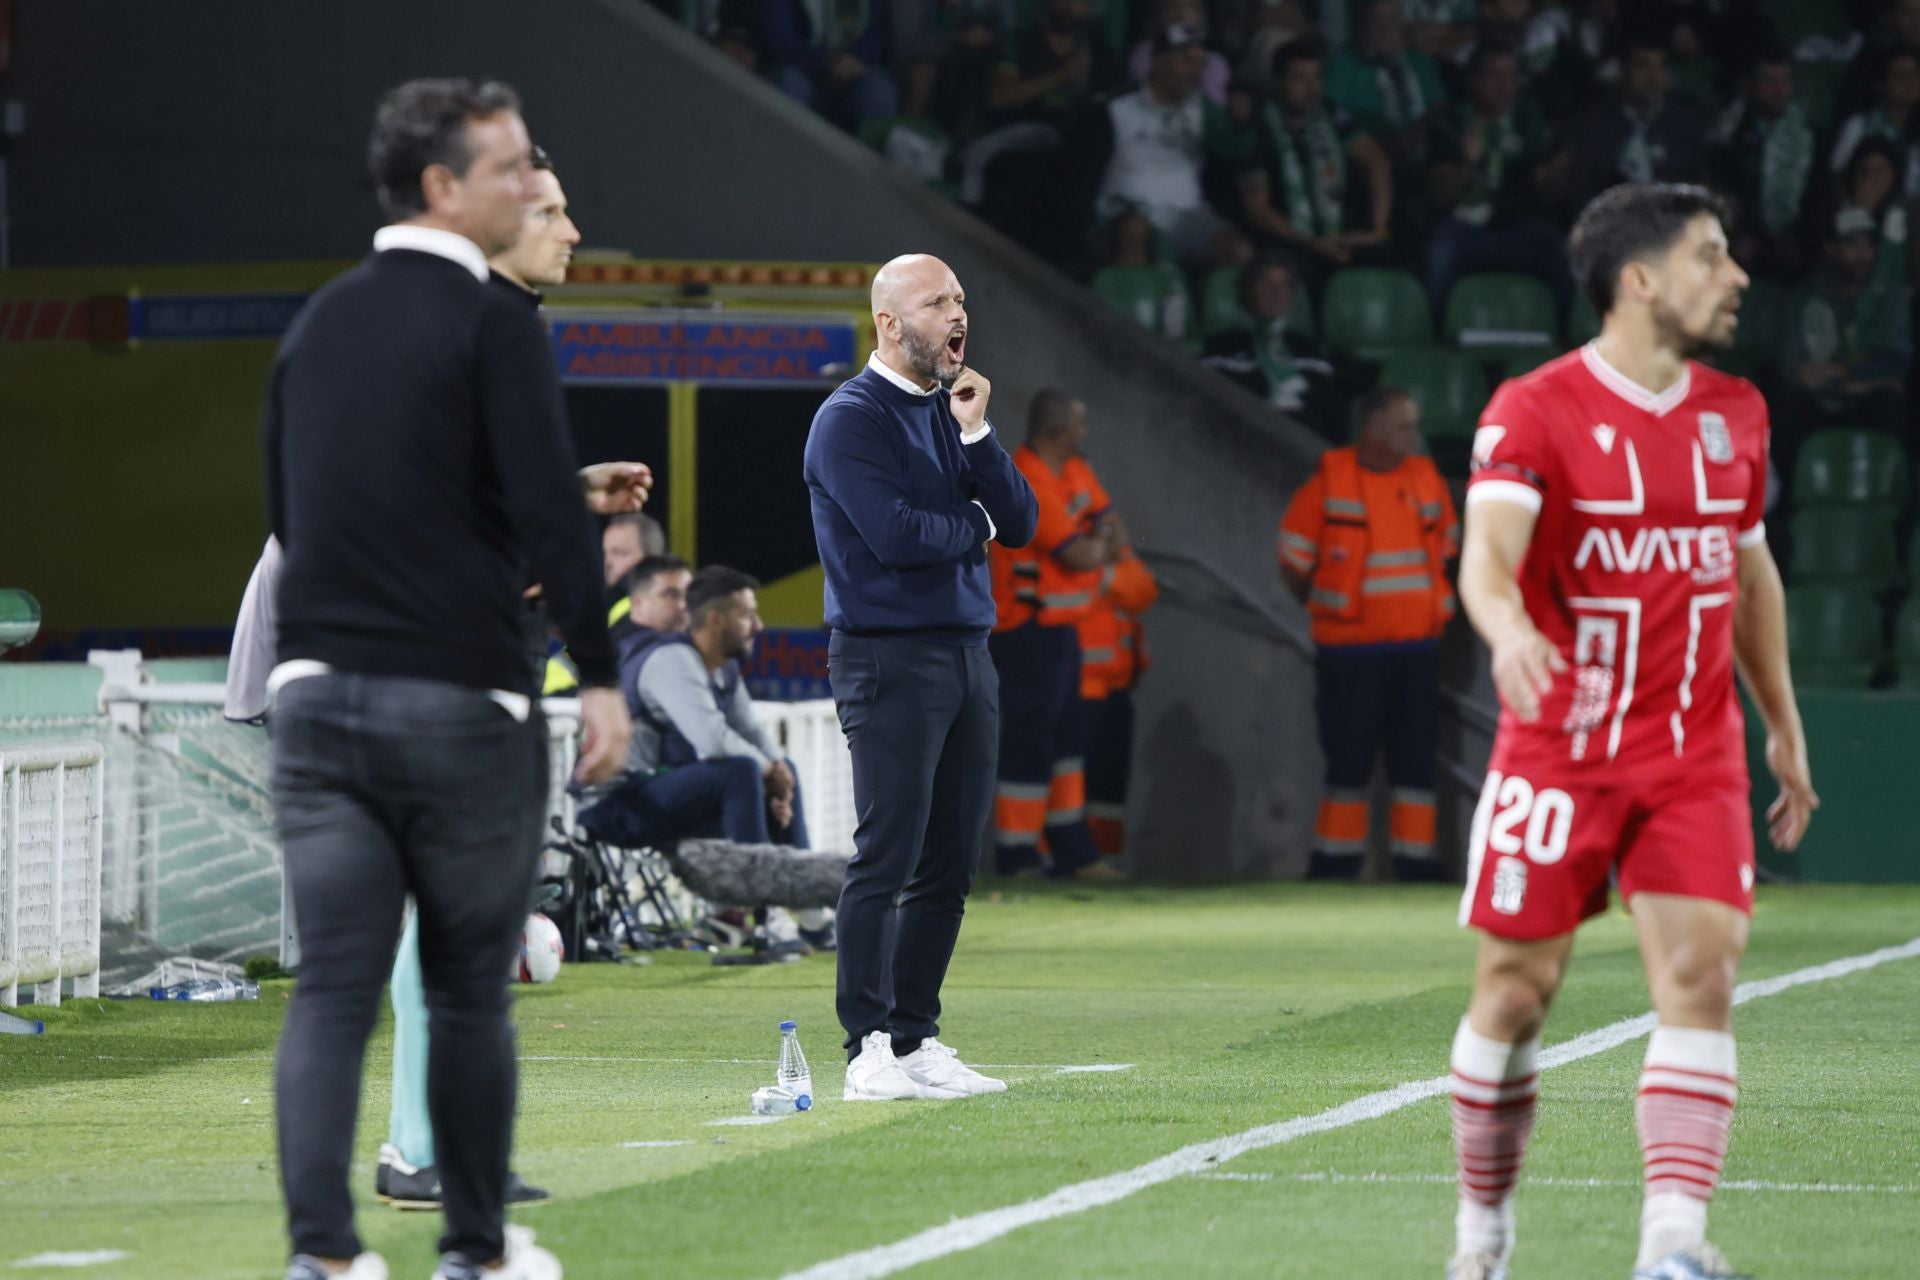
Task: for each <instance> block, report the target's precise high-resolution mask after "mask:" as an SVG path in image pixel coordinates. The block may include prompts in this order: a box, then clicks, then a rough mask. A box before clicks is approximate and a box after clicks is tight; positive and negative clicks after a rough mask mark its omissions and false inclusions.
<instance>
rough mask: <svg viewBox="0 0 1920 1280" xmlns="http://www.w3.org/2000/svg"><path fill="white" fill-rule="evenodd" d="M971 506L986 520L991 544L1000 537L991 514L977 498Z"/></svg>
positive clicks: (997, 526)
mask: <svg viewBox="0 0 1920 1280" xmlns="http://www.w3.org/2000/svg"><path fill="white" fill-rule="evenodd" d="M961 438H962V439H965V438H966V437H964V436H962V437H961ZM973 505H974V506H976V507H979V508H980V514H981V515H983V516H985V517H986V518H987V541H988V542H992V541H993V540H994V539H995V538H997V537H999V536H1000V526H999V525H997V524H995V523H994V522H993V512H991V511H989V510H987V508H986V504H984V503H982V502H981V501H980V499H978V498H975V499H974V500H973Z"/></svg>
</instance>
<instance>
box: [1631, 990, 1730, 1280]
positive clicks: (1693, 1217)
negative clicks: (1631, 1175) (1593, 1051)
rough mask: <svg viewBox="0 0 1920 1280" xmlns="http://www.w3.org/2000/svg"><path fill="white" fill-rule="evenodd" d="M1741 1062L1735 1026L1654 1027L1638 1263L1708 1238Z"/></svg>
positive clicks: (1642, 1112)
mask: <svg viewBox="0 0 1920 1280" xmlns="http://www.w3.org/2000/svg"><path fill="white" fill-rule="evenodd" d="M1734 1066H1735V1064H1734V1052H1733V1035H1732V1033H1731V1032H1727V1031H1701V1030H1698V1029H1696V1028H1693V1027H1656V1028H1654V1032H1653V1039H1652V1041H1651V1042H1650V1043H1649V1044H1648V1045H1647V1065H1646V1067H1645V1068H1644V1069H1643V1070H1642V1071H1641V1072H1640V1100H1639V1103H1638V1105H1637V1106H1636V1108H1635V1112H1636V1114H1637V1116H1638V1118H1639V1122H1640V1152H1641V1155H1642V1156H1643V1157H1644V1158H1645V1161H1646V1199H1645V1201H1644V1203H1643V1205H1642V1207H1641V1211H1640V1259H1639V1261H1638V1262H1636V1263H1635V1264H1634V1265H1635V1266H1640V1267H1645V1266H1650V1265H1651V1264H1653V1263H1655V1262H1658V1261H1659V1260H1660V1259H1662V1258H1664V1257H1666V1256H1667V1255H1668V1254H1670V1253H1672V1252H1673V1251H1674V1250H1676V1249H1684V1248H1686V1247H1688V1246H1689V1245H1696V1244H1700V1243H1702V1242H1703V1241H1704V1240H1706V1238H1707V1202H1708V1201H1709V1200H1711V1199H1713V1189H1714V1186H1715V1185H1716V1184H1717V1183H1718V1182H1719V1181H1720V1167H1721V1164H1722V1163H1723V1162H1724V1161H1725V1160H1726V1156H1727V1135H1728V1132H1729V1130H1730V1129H1731V1128H1732V1127H1733V1103H1734V1099H1735V1098H1736V1097H1738V1096H1739V1092H1740V1091H1739V1087H1738V1086H1737V1084H1736V1083H1735V1080H1736V1072H1735V1070H1734Z"/></svg>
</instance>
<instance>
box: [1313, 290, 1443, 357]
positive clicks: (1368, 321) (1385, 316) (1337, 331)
mask: <svg viewBox="0 0 1920 1280" xmlns="http://www.w3.org/2000/svg"><path fill="white" fill-rule="evenodd" d="M1320 311H1321V314H1320V329H1321V332H1322V333H1324V334H1325V335H1326V338H1327V345H1328V346H1329V347H1331V348H1332V349H1333V350H1334V351H1335V352H1337V353H1339V354H1341V355H1353V356H1359V357H1360V358H1361V359H1363V360H1384V359H1386V356H1387V353H1388V352H1389V351H1392V350H1394V349H1395V348H1398V347H1424V346H1428V345H1430V344H1431V343H1432V342H1433V311H1432V309H1431V308H1429V307H1428V306H1427V293H1426V290H1425V289H1423V288H1421V287H1420V282H1419V281H1418V280H1416V279H1414V278H1413V277H1412V276H1411V275H1409V274H1408V273H1407V272H1405V271H1394V270H1391V269H1387V268H1380V267H1346V268H1343V269H1342V270H1340V271H1337V272H1335V273H1334V276H1333V279H1332V280H1331V281H1330V282H1328V284H1327V296H1326V297H1325V298H1324V299H1323V300H1322V302H1321V307H1320Z"/></svg>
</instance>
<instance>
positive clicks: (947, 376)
mask: <svg viewBox="0 0 1920 1280" xmlns="http://www.w3.org/2000/svg"><path fill="white" fill-rule="evenodd" d="M900 350H901V351H902V352H904V353H905V354H906V357H907V365H908V366H909V367H910V368H911V369H912V370H913V371H914V372H915V373H917V374H919V375H920V376H921V377H923V378H932V379H933V380H934V381H935V382H937V383H939V384H940V385H941V386H943V387H950V386H952V385H953V380H954V379H955V378H957V377H959V376H960V370H961V368H962V365H961V364H960V362H959V361H958V360H955V359H954V358H953V357H952V355H951V354H950V353H949V351H948V348H947V344H946V340H945V339H942V340H941V341H939V342H937V343H933V342H928V341H927V340H926V339H925V338H923V337H921V336H920V335H919V334H917V333H915V332H914V331H913V330H911V329H908V328H906V327H905V326H904V325H903V326H901V330H900Z"/></svg>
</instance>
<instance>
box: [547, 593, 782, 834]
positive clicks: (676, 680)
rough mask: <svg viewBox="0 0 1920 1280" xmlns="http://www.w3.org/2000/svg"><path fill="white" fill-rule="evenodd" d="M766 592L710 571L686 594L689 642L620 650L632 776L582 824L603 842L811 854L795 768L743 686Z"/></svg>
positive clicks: (642, 634) (625, 645)
mask: <svg viewBox="0 0 1920 1280" xmlns="http://www.w3.org/2000/svg"><path fill="white" fill-rule="evenodd" d="M759 586H760V584H759V583H758V582H757V581H755V580H754V579H753V578H750V577H748V576H747V575H746V574H744V573H741V572H740V571H739V570H737V569H729V568H727V567H725V566H724V565H709V566H708V567H706V568H704V569H702V570H700V571H699V572H698V573H696V574H694V575H693V581H692V583H691V584H690V585H689V586H688V588H687V618H688V629H687V630H685V631H655V630H652V629H650V628H642V629H639V630H637V631H636V632H635V634H633V635H631V636H629V637H627V639H626V640H625V641H623V642H622V645H621V650H620V686H621V688H623V689H624V690H625V691H626V695H627V709H628V711H629V712H631V713H632V716H633V748H632V750H631V752H630V753H629V754H628V758H627V774H626V776H625V777H624V778H622V779H621V780H620V781H619V782H617V783H615V784H614V785H613V786H612V787H611V788H610V789H609V790H607V791H606V792H604V793H603V794H602V795H601V796H599V797H598V798H597V802H596V803H595V804H593V805H592V807H591V808H588V809H586V810H584V811H583V812H582V813H581V814H580V825H581V826H583V827H585V828H586V830H587V832H588V833H589V834H590V835H592V836H593V837H594V838H595V839H597V840H603V841H605V842H606V843H608V844H613V845H618V846H620V847H622V848H634V849H637V848H647V847H653V848H664V847H666V846H668V845H671V844H672V843H673V842H675V841H677V840H684V839H687V838H689V837H694V836H722V837H724V838H726V839H728V840H731V841H734V842H736V843H739V844H785V845H792V846H793V847H794V848H796V849H804V848H806V847H807V824H806V815H805V811H804V810H803V808H802V807H801V803H800V783H799V780H798V777H797V775H796V773H795V771H794V768H793V764H792V762H791V761H789V760H787V759H786V758H785V757H783V756H782V755H781V754H780V746H779V744H778V743H776V742H775V741H774V740H773V736H772V735H771V734H770V733H768V732H767V730H766V729H765V728H764V727H763V726H762V725H761V724H760V722H759V720H758V719H757V718H756V717H755V715H754V711H753V697H752V695H750V694H749V693H748V692H747V689H746V683H745V681H744V680H742V678H741V672H740V664H741V663H742V662H743V661H744V660H745V659H747V658H749V657H751V656H752V654H753V642H754V639H755V637H757V636H758V635H759V634H760V632H761V631H762V630H764V629H765V628H764V624H762V623H761V621H760V610H759V604H758V601H757V600H756V598H755V594H754V593H755V591H756V590H757V589H758V588H759Z"/></svg>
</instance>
